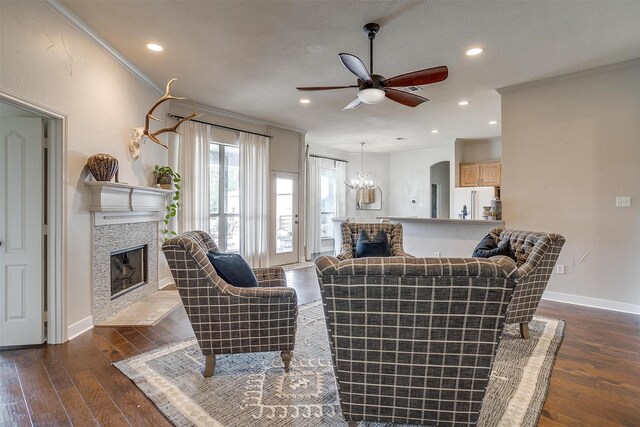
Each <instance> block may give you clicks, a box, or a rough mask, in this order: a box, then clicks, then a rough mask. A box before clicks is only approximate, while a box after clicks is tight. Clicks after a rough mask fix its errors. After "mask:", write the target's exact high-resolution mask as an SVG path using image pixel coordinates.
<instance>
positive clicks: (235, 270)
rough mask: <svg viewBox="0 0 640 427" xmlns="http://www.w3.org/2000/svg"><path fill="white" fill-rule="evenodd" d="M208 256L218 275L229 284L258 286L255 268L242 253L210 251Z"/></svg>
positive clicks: (242, 286)
mask: <svg viewBox="0 0 640 427" xmlns="http://www.w3.org/2000/svg"><path fill="white" fill-rule="evenodd" d="M207 257H208V258H209V261H211V265H213V268H214V269H215V270H216V273H218V276H220V278H221V279H222V280H224V281H225V282H227V283H228V284H230V285H233V286H237V287H239V288H257V287H258V281H257V280H256V276H255V274H253V270H251V267H250V266H249V264H247V262H246V261H245V260H244V259H243V258H242V257H241V256H240V255H238V254H223V253H220V252H209V253H208V254H207Z"/></svg>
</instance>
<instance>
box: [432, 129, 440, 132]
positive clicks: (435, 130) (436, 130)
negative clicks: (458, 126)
mask: <svg viewBox="0 0 640 427" xmlns="http://www.w3.org/2000/svg"><path fill="white" fill-rule="evenodd" d="M431 133H440V131H439V130H438V129H434V130H432V131H431Z"/></svg>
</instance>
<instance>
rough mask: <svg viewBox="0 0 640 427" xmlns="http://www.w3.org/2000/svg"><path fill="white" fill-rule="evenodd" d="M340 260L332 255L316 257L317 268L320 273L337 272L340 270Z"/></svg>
mask: <svg viewBox="0 0 640 427" xmlns="http://www.w3.org/2000/svg"><path fill="white" fill-rule="evenodd" d="M339 263H340V260H339V259H338V258H336V257H332V256H321V257H318V258H317V259H316V270H317V272H318V275H322V274H335V273H336V272H337V271H338V264H339Z"/></svg>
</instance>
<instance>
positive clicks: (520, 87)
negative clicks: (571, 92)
mask: <svg viewBox="0 0 640 427" xmlns="http://www.w3.org/2000/svg"><path fill="white" fill-rule="evenodd" d="M634 66H640V58H636V59H631V60H629V61H623V62H616V63H615V64H609V65H603V66H601V67H595V68H589V69H588V70H582V71H576V72H574V73H568V74H562V75H560V76H554V77H548V78H546V79H540V80H534V81H532V82H526V83H519V84H515V85H512V86H505V87H501V88H498V89H496V92H498V93H499V94H500V95H506V94H509V93H514V92H518V91H521V90H523V89H528V88H530V87H536V86H541V85H544V84H548V83H556V82H562V81H565V80H572V79H577V78H579V77H586V76H591V75H594V74H600V73H605V72H607V71H613V70H618V69H620V68H627V67H634Z"/></svg>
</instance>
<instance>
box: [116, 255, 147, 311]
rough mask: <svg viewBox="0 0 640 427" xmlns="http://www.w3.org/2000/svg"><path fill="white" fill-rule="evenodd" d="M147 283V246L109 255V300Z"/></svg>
mask: <svg viewBox="0 0 640 427" xmlns="http://www.w3.org/2000/svg"><path fill="white" fill-rule="evenodd" d="M145 283H147V245H141V246H136V247H133V248H129V249H124V250H121V251H116V252H112V253H111V299H112V300H114V299H116V298H118V297H119V296H122V295H124V294H126V293H127V292H130V291H132V290H134V289H136V288H138V287H140V286H142V285H144V284H145Z"/></svg>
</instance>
